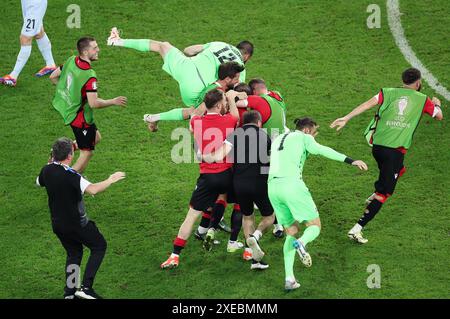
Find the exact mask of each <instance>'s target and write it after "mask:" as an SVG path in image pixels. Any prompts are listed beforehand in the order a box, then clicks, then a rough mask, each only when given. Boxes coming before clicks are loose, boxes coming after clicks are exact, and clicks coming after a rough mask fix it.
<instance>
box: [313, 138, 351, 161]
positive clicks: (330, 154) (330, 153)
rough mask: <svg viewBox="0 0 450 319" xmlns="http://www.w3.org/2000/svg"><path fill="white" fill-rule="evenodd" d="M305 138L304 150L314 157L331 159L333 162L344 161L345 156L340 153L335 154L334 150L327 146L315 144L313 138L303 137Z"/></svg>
mask: <svg viewBox="0 0 450 319" xmlns="http://www.w3.org/2000/svg"><path fill="white" fill-rule="evenodd" d="M305 137H306V143H305V145H306V150H307V151H308V152H309V153H311V154H314V155H321V156H324V157H326V158H329V159H332V160H334V161H338V162H343V161H345V158H346V157H347V156H345V155H344V154H342V153H339V152H336V151H335V150H334V149H332V148H331V147H328V146H323V145H321V144H319V143H317V142H316V140H315V139H314V137H313V136H311V135H307V134H306V135H305Z"/></svg>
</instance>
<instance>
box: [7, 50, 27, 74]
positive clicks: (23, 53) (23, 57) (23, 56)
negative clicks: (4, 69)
mask: <svg viewBox="0 0 450 319" xmlns="http://www.w3.org/2000/svg"><path fill="white" fill-rule="evenodd" d="M30 55H31V45H22V46H21V47H20V52H19V54H18V55H17V61H16V65H15V66H14V70H13V71H12V72H11V74H10V75H11V76H12V77H13V78H15V79H17V78H18V77H19V74H20V72H22V69H23V67H24V66H25V64H27V61H28V58H29V57H30Z"/></svg>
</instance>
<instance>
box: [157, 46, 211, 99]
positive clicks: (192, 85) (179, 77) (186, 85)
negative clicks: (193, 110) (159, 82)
mask: <svg viewBox="0 0 450 319" xmlns="http://www.w3.org/2000/svg"><path fill="white" fill-rule="evenodd" d="M162 68H163V70H164V71H166V72H167V73H169V74H170V75H171V76H172V77H173V78H174V79H175V80H176V81H177V82H178V85H179V87H180V94H181V99H182V100H183V103H184V104H185V105H186V106H195V102H196V100H197V97H198V96H199V94H200V93H201V92H202V90H203V89H204V88H205V87H206V85H207V84H206V83H204V81H203V79H202V78H201V75H200V73H199V72H198V70H197V67H196V66H195V64H194V62H193V61H192V60H191V59H190V58H189V57H187V56H185V55H184V53H183V52H181V51H180V50H178V49H177V48H175V47H172V49H170V50H169V52H167V54H166V55H165V56H164V65H163V67H162Z"/></svg>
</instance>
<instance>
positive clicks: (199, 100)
mask: <svg viewBox="0 0 450 319" xmlns="http://www.w3.org/2000/svg"><path fill="white" fill-rule="evenodd" d="M217 88H218V89H220V88H221V86H220V85H219V84H218V83H217V82H214V83H211V84H210V85H208V86H207V87H205V88H204V89H203V90H202V91H201V92H200V94H199V95H198V97H197V98H196V100H195V103H194V107H195V108H197V107H199V105H200V104H202V103H203V100H204V99H205V96H206V93H208V92H209V91H212V90H214V89H217Z"/></svg>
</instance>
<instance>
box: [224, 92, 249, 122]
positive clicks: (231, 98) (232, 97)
mask: <svg viewBox="0 0 450 319" xmlns="http://www.w3.org/2000/svg"><path fill="white" fill-rule="evenodd" d="M225 96H226V97H227V101H228V106H229V107H230V110H229V112H230V114H231V115H232V116H233V117H234V118H235V119H237V120H238V121H239V111H238V108H237V106H236V98H238V99H239V100H243V99H246V98H247V94H245V92H236V91H233V90H230V91H228V92H227V93H225Z"/></svg>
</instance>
